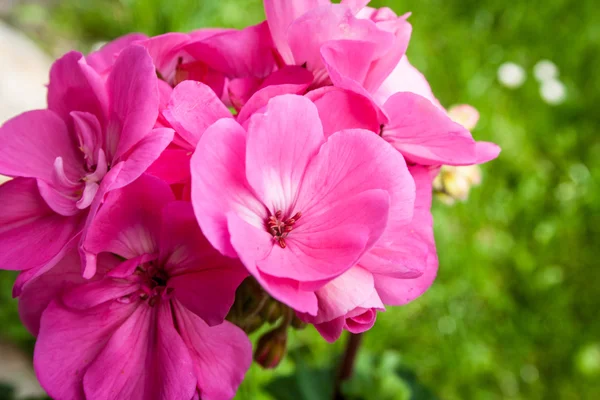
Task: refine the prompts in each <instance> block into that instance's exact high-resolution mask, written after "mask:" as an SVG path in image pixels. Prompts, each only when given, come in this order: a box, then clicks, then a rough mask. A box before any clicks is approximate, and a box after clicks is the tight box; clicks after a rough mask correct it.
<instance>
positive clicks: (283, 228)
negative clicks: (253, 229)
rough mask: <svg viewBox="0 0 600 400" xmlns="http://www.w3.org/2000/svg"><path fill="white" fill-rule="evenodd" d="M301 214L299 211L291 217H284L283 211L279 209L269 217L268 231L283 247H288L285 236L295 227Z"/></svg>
mask: <svg viewBox="0 0 600 400" xmlns="http://www.w3.org/2000/svg"><path fill="white" fill-rule="evenodd" d="M301 216H302V213H301V212H297V213H296V214H294V215H293V216H292V217H291V218H287V219H283V213H282V212H281V210H279V211H277V212H276V213H275V215H271V216H270V217H269V218H268V219H267V231H268V232H269V233H270V234H271V235H273V239H275V241H276V242H277V244H279V246H280V247H281V248H282V249H285V247H286V244H285V238H286V237H287V236H288V235H289V233H290V232H291V231H292V230H293V229H294V224H295V223H296V221H298V220H299V219H300V217H301Z"/></svg>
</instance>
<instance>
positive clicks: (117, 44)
mask: <svg viewBox="0 0 600 400" xmlns="http://www.w3.org/2000/svg"><path fill="white" fill-rule="evenodd" d="M145 39H148V36H146V35H144V34H143V33H128V34H127V35H124V36H121V37H119V38H117V39H115V40H113V41H111V42H108V43H107V44H105V45H104V46H102V47H101V48H100V49H99V50H97V51H94V52H92V53H90V54H88V55H87V56H86V57H85V58H86V60H87V63H88V65H89V66H90V67H92V68H94V70H96V71H97V72H98V73H99V74H104V73H106V72H108V70H109V69H110V68H111V67H112V66H113V64H114V63H115V60H116V59H117V57H118V55H119V54H120V53H121V51H123V49H125V48H126V47H127V46H129V45H130V44H132V43H136V42H139V41H142V40H145Z"/></svg>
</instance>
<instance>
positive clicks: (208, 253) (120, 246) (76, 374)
mask: <svg viewBox="0 0 600 400" xmlns="http://www.w3.org/2000/svg"><path fill="white" fill-rule="evenodd" d="M173 200H174V197H173V194H172V192H171V191H170V189H169V187H168V186H167V185H166V184H165V183H164V182H162V181H160V180H158V179H156V178H153V177H151V176H148V175H143V176H142V177H141V178H139V179H138V180H137V181H136V182H134V183H132V184H131V185H129V186H127V187H126V188H123V189H120V190H117V191H113V192H111V193H110V194H109V195H108V196H107V200H106V202H105V203H104V205H103V207H102V208H101V209H100V211H99V213H98V215H97V218H96V219H95V220H94V225H95V228H96V229H93V230H92V231H91V232H93V235H90V237H89V239H90V240H91V241H92V242H93V244H94V246H95V247H94V248H95V249H98V250H103V252H102V254H100V255H99V256H98V273H97V274H96V276H94V278H93V279H92V280H85V279H83V278H81V275H80V272H79V258H78V255H77V253H76V252H71V253H68V254H67V256H66V257H65V258H64V259H63V260H61V262H60V263H59V264H58V265H57V266H56V267H55V268H53V269H52V270H51V271H49V272H47V273H46V274H44V275H41V276H40V277H38V278H37V279H35V280H33V281H32V282H31V284H30V285H28V286H27V287H26V288H25V290H24V292H23V294H22V295H21V298H20V304H19V309H20V313H21V316H22V319H23V321H24V322H25V324H26V325H27V326H28V328H29V329H30V330H31V331H32V333H34V334H36V335H37V336H38V339H37V343H36V348H35V354H34V366H35V370H36V374H37V376H38V379H39V380H40V383H41V384H42V386H43V387H44V388H45V389H46V391H47V392H48V394H49V395H50V396H51V397H52V398H54V399H57V400H61V399H94V400H96V399H99V400H101V399H107V400H109V399H110V400H114V399H132V398H144V399H164V400H173V399H181V400H190V399H192V398H198V396H200V397H201V398H202V399H207V400H211V399H214V400H222V399H223V400H224V399H231V398H233V396H234V395H235V391H236V389H237V386H238V385H239V384H240V382H241V381H242V379H243V376H244V374H245V372H246V370H247V369H248V367H249V366H250V363H251V352H252V350H251V344H250V341H249V340H248V338H247V337H246V335H245V334H244V332H242V331H241V330H240V329H239V328H237V327H236V326H234V325H232V324H230V323H229V322H223V320H224V317H225V315H226V314H227V312H228V311H229V308H230V307H231V305H232V303H233V300H234V297H235V290H236V288H237V286H238V285H239V283H240V282H241V281H242V280H243V279H244V278H245V277H246V275H247V273H246V271H245V270H244V268H243V266H242V265H241V263H239V261H238V260H235V259H231V258H228V257H224V256H222V255H221V254H219V253H218V252H217V251H216V250H215V249H213V248H212V247H211V245H210V244H209V243H208V242H207V241H206V239H205V238H204V237H203V236H202V233H201V232H200V229H199V228H198V225H197V223H196V220H195V217H194V214H193V211H192V208H191V204H190V203H184V202H178V201H173Z"/></svg>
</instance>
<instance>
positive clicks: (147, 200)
mask: <svg viewBox="0 0 600 400" xmlns="http://www.w3.org/2000/svg"><path fill="white" fill-rule="evenodd" d="M173 200H175V197H174V195H173V192H171V189H170V188H169V186H168V185H167V184H166V183H164V182H163V181H161V180H160V179H158V178H155V177H153V176H150V175H142V176H141V177H140V178H139V179H138V180H136V181H135V182H134V183H132V184H130V185H128V186H126V187H124V188H122V189H120V190H115V191H113V192H111V193H110V194H109V195H108V196H107V198H106V201H105V202H104V204H103V205H102V207H101V208H100V210H99V211H98V213H97V215H96V217H95V218H94V220H93V221H92V222H91V224H90V226H89V227H88V230H87V236H86V238H85V240H84V241H83V244H82V247H83V248H84V249H85V251H86V252H87V253H88V254H98V253H101V252H110V253H114V254H118V255H119V256H121V257H124V258H134V257H136V256H138V255H142V254H146V253H147V254H151V253H154V252H157V240H158V236H159V234H160V216H161V210H162V208H163V206H164V205H165V204H167V203H168V202H170V201H173Z"/></svg>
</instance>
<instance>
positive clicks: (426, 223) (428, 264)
mask: <svg viewBox="0 0 600 400" xmlns="http://www.w3.org/2000/svg"><path fill="white" fill-rule="evenodd" d="M410 171H411V174H412V175H413V177H414V180H415V183H416V188H417V196H416V200H415V212H414V216H413V220H412V221H411V223H410V224H408V225H407V226H406V227H405V228H404V232H402V231H400V232H398V233H397V237H400V238H403V237H406V238H408V240H407V241H408V242H411V241H415V240H419V241H420V243H422V244H424V245H426V246H427V250H426V254H425V255H424V257H423V260H422V261H418V262H414V263H413V264H407V265H408V266H411V268H412V269H415V271H420V273H419V274H416V275H414V274H413V275H410V274H409V275H405V276H402V275H401V273H402V271H404V270H405V269H406V268H405V266H404V265H403V264H399V265H398V266H399V268H398V267H397V270H396V271H394V268H388V269H387V271H386V270H384V269H383V268H382V269H379V270H376V269H374V268H372V269H373V271H374V272H375V274H374V279H375V287H376V289H377V292H378V294H379V296H380V298H381V300H382V301H383V302H384V303H385V304H389V305H402V304H406V303H408V302H410V301H412V300H414V299H415V298H417V297H419V296H420V295H421V294H423V293H424V292H425V291H426V290H427V289H428V288H429V286H431V284H432V283H433V280H434V279H435V276H436V274H437V265H438V264H437V255H436V250H435V239H434V236H433V218H432V216H431V197H432V187H431V186H432V185H431V180H432V178H431V176H430V175H429V171H428V169H427V168H425V167H420V166H415V167H411V169H410ZM361 263H362V260H361ZM398 272H399V273H400V274H398Z"/></svg>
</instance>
